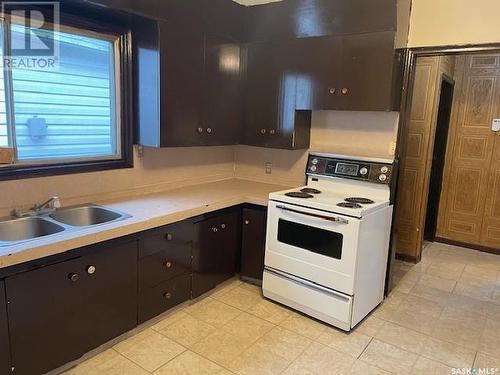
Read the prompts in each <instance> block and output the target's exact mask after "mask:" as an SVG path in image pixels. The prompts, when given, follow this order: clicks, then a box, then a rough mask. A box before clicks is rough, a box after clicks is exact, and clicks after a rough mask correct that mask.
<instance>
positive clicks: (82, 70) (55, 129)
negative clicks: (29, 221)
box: [0, 22, 128, 174]
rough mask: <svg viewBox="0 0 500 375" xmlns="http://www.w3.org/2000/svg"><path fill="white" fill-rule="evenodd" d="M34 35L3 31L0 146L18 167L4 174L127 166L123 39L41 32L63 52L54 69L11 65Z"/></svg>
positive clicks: (7, 26) (10, 27) (5, 26)
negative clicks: (17, 51) (99, 164)
mask: <svg viewBox="0 0 500 375" xmlns="http://www.w3.org/2000/svg"><path fill="white" fill-rule="evenodd" d="M31 32H32V30H30V29H29V27H28V26H25V25H20V24H16V23H9V22H3V23H2V25H1V29H0V33H1V35H0V53H1V56H2V69H0V147H9V148H12V149H13V150H14V164H13V165H12V164H9V165H0V174H1V173H2V171H3V170H4V169H17V170H19V169H22V168H23V167H24V168H25V167H31V168H33V166H35V165H36V166H39V167H43V166H48V167H50V166H52V167H54V166H57V165H61V164H64V165H68V164H72V163H73V164H76V165H77V164H78V163H80V164H83V163H84V164H86V165H87V166H88V165H89V163H92V162H104V161H119V160H121V161H123V160H124V155H123V154H124V153H128V152H127V151H124V150H125V148H124V146H125V145H124V143H127V142H126V141H127V137H128V135H127V137H125V135H126V134H124V132H125V130H126V127H125V126H124V125H123V123H122V116H121V113H122V108H123V106H122V103H121V98H120V93H121V88H120V66H121V64H120V63H121V61H122V60H121V56H120V51H121V50H122V49H121V48H120V43H121V42H122V38H121V36H120V35H110V34H98V33H94V32H90V31H89V32H87V31H85V30H79V29H74V28H64V27H62V26H61V28H60V30H58V31H55V32H53V31H52V30H51V31H50V34H49V33H48V32H47V35H49V36H46V35H44V33H43V30H40V29H38V30H37V34H36V35H37V37H38V38H40V39H41V40H43V38H44V37H50V38H53V40H54V41H55V43H57V45H58V54H57V56H56V57H55V58H56V59H57V64H56V66H55V67H53V68H47V66H42V64H40V65H37V64H30V59H26V60H25V61H24V62H23V63H19V61H10V60H9V59H8V58H7V59H6V58H5V56H13V55H12V53H11V52H12V51H13V47H12V46H15V45H16V43H24V40H25V37H26V35H27V34H29V33H31ZM7 46H9V47H7ZM9 48H10V49H9ZM12 60H14V58H12ZM21 62H22V61H21Z"/></svg>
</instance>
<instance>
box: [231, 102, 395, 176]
mask: <svg viewBox="0 0 500 375" xmlns="http://www.w3.org/2000/svg"><path fill="white" fill-rule="evenodd" d="M398 120H399V114H398V113H397V112H347V111H315V112H313V118H312V126H311V148H310V150H311V151H321V152H330V153H336V154H345V155H357V156H370V157H379V158H388V159H391V158H394V151H393V149H392V148H393V147H392V144H393V143H394V142H396V138H397V126H398ZM308 153H309V150H296V151H287V150H276V149H267V148H260V147H253V146H242V145H240V146H236V147H235V175H236V177H238V178H244V179H251V180H255V181H260V182H269V183H275V184H282V185H292V186H293V185H295V186H299V185H303V184H304V181H305V165H306V163H307V155H308ZM266 162H269V163H271V164H272V173H271V174H266V172H265V164H266Z"/></svg>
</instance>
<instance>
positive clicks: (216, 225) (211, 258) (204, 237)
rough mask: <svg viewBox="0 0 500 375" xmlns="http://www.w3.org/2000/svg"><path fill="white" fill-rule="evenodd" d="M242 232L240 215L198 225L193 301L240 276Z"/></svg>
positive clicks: (216, 218) (224, 215) (237, 213)
mask: <svg viewBox="0 0 500 375" xmlns="http://www.w3.org/2000/svg"><path fill="white" fill-rule="evenodd" d="M240 231H241V224H240V215H239V212H236V211H233V212H231V213H227V214H223V215H220V216H217V217H214V218H211V219H207V220H204V221H201V222H199V223H196V224H195V231H194V232H195V240H194V244H193V262H192V267H193V284H192V293H193V297H198V296H199V295H201V294H203V293H205V292H207V291H209V290H211V289H213V288H215V286H217V284H219V283H221V282H223V281H224V280H227V279H229V278H231V277H232V276H233V275H234V274H235V273H236V257H237V254H238V250H239V242H240Z"/></svg>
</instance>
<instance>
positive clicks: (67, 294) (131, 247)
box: [6, 241, 137, 374]
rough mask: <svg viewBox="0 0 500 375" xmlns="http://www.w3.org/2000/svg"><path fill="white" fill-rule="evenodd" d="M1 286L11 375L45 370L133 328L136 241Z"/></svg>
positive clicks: (15, 278)
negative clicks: (4, 295) (4, 291)
mask: <svg viewBox="0 0 500 375" xmlns="http://www.w3.org/2000/svg"><path fill="white" fill-rule="evenodd" d="M93 271H95V272H93ZM6 289H7V297H8V300H9V305H8V312H9V327H10V336H11V347H12V362H13V366H14V367H15V369H16V374H42V373H45V372H47V371H49V370H51V369H54V368H57V367H59V366H61V365H63V364H65V363H67V362H70V361H72V360H75V359H77V358H79V357H80V356H82V355H83V354H84V353H86V352H88V351H89V350H92V349H94V348H96V347H98V346H99V345H101V344H103V343H105V342H106V341H108V340H110V339H112V338H114V337H117V336H119V335H120V334H122V333H124V332H126V331H128V330H130V329H132V328H134V327H135V326H136V324H137V243H136V242H135V241H134V242H130V243H125V244H121V245H117V246H115V247H108V246H106V245H102V247H97V248H96V249H94V250H92V253H91V254H89V255H85V256H83V257H79V258H76V259H72V260H68V261H64V262H61V263H57V264H53V265H50V266H46V267H43V268H39V269H36V270H33V271H29V272H25V273H22V274H18V275H15V276H12V277H10V278H7V279H6Z"/></svg>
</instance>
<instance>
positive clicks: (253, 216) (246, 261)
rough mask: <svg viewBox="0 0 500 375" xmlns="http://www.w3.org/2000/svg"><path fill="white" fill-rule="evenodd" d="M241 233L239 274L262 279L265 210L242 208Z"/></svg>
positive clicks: (264, 245) (265, 222)
mask: <svg viewBox="0 0 500 375" xmlns="http://www.w3.org/2000/svg"><path fill="white" fill-rule="evenodd" d="M242 220H243V226H242V233H241V276H242V277H243V278H250V279H252V280H262V273H263V271H264V255H265V250H266V224H267V210H266V209H265V208H261V209H257V208H244V209H243V217H242Z"/></svg>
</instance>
